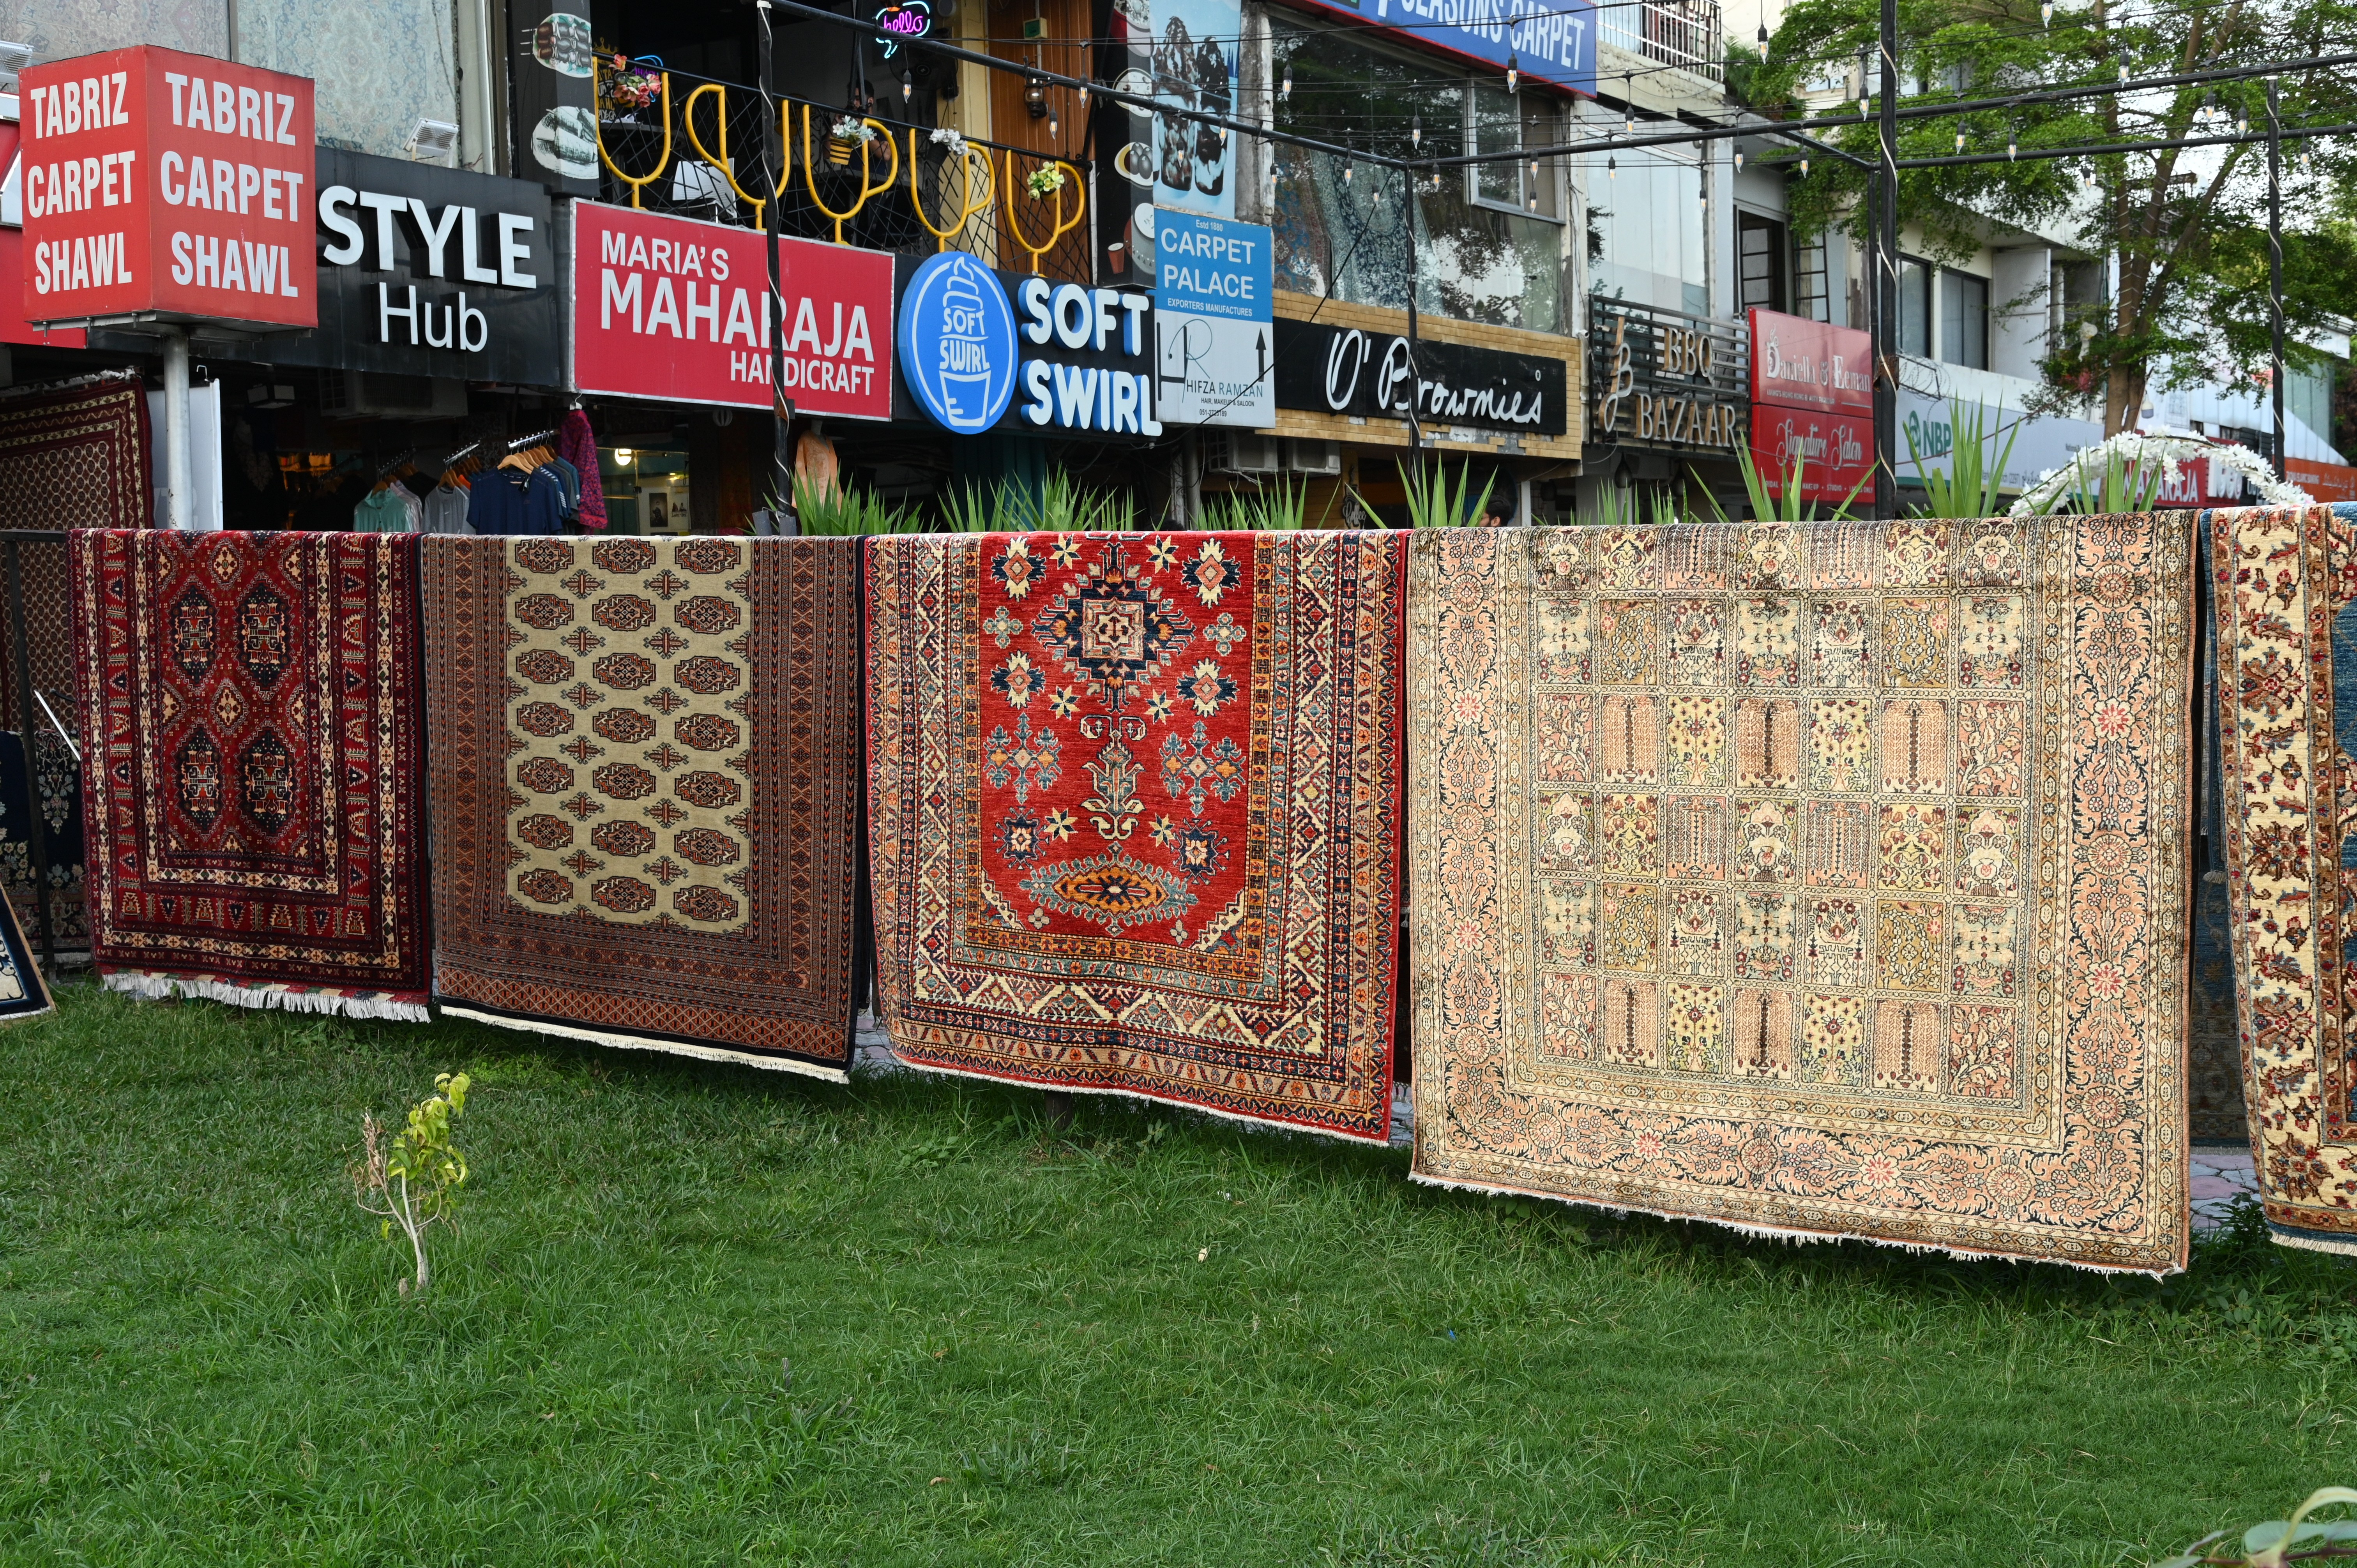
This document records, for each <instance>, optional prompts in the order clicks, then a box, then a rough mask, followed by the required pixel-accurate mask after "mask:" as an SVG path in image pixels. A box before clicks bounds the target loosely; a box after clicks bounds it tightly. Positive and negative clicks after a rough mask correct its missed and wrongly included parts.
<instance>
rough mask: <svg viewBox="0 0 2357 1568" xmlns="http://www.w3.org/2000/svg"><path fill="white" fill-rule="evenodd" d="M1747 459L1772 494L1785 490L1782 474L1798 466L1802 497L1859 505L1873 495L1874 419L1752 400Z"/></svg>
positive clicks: (1775, 494) (1779, 493)
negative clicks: (1778, 405)
mask: <svg viewBox="0 0 2357 1568" xmlns="http://www.w3.org/2000/svg"><path fill="white" fill-rule="evenodd" d="M1751 461H1752V462H1753V463H1754V464H1756V465H1757V466H1758V467H1759V469H1760V481H1761V483H1763V484H1765V485H1766V486H1767V487H1768V493H1769V494H1770V495H1772V496H1781V495H1782V494H1783V493H1784V477H1785V476H1786V475H1787V474H1789V473H1791V472H1792V467H1793V466H1794V465H1795V464H1799V465H1801V499H1803V500H1808V501H1831V502H1835V503H1836V504H1837V503H1839V502H1842V501H1845V500H1848V501H1850V504H1851V505H1852V506H1853V507H1857V506H1862V505H1864V504H1865V503H1866V502H1867V501H1869V500H1871V499H1873V487H1872V486H1871V485H1870V484H1869V483H1867V481H1868V480H1869V478H1871V477H1872V475H1873V473H1874V421H1872V420H1871V419H1856V418H1853V417H1851V416H1850V415H1848V414H1846V413H1811V412H1809V411H1807V410H1803V409H1790V408H1770V407H1769V406H1767V405H1766V404H1764V403H1761V404H1754V405H1753V407H1752V410H1751ZM1853 489H1855V490H1857V499H1855V500H1851V499H1850V492H1851V491H1852V490H1853Z"/></svg>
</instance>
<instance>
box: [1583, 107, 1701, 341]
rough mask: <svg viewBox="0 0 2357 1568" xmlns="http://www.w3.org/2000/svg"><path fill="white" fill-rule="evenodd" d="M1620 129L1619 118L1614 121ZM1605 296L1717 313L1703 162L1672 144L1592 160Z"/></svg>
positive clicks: (1591, 205)
mask: <svg viewBox="0 0 2357 1568" xmlns="http://www.w3.org/2000/svg"><path fill="white" fill-rule="evenodd" d="M1609 124H1610V129H1611V130H1612V131H1614V132H1617V131H1618V130H1619V129H1620V120H1619V118H1618V117H1617V116H1615V117H1614V118H1612V120H1611V121H1610V123H1609ZM1583 173H1584V175H1585V177H1586V182H1587V211H1588V227H1589V230H1590V233H1591V241H1592V243H1593V245H1594V254H1595V256H1596V264H1595V266H1594V268H1593V269H1592V274H1593V280H1594V281H1593V284H1592V286H1593V288H1594V290H1595V292H1597V293H1598V294H1600V295H1605V296H1607V297H1609V298H1612V299H1618V300H1624V301H1626V302H1627V303H1629V304H1631V305H1643V306H1652V307H1653V308H1655V309H1660V310H1682V311H1684V312H1685V313H1686V314H1687V315H1689V316H1707V315H1709V314H1710V313H1711V307H1710V290H1709V288H1708V286H1707V284H1708V280H1707V278H1706V274H1705V272H1704V259H1705V257H1706V255H1707V253H1708V252H1707V250H1706V247H1707V244H1708V241H1707V240H1706V237H1705V229H1706V223H1705V219H1706V211H1705V209H1704V206H1703V200H1702V166H1701V165H1700V164H1698V163H1697V162H1695V159H1694V156H1693V155H1691V154H1688V153H1683V152H1680V151H1677V150H1674V149H1670V148H1659V147H1657V148H1650V149H1648V148H1636V149H1631V150H1629V151H1626V152H1622V153H1618V154H1614V155H1611V156H1610V161H1609V162H1608V161H1607V159H1606V158H1602V157H1598V156H1595V155H1593V154H1590V155H1588V156H1587V159H1586V160H1585V167H1584V170H1583Z"/></svg>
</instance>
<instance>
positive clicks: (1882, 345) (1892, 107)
mask: <svg viewBox="0 0 2357 1568" xmlns="http://www.w3.org/2000/svg"><path fill="white" fill-rule="evenodd" d="M1881 91H1882V102H1881V103H1880V104H1879V105H1878V111H1879V112H1878V114H1877V115H1876V122H1877V125H1876V128H1877V130H1878V132H1879V136H1878V141H1879V144H1880V145H1879V148H1878V151H1879V152H1880V154H1881V163H1882V166H1881V168H1880V169H1878V171H1877V172H1876V175H1875V184H1876V187H1877V189H1876V191H1875V203H1874V206H1875V215H1874V216H1875V220H1874V252H1875V253H1874V307H1873V311H1872V325H1873V328H1874V332H1875V345H1874V367H1875V369H1874V514H1875V516H1877V517H1883V518H1887V517H1890V516H1893V515H1895V514H1896V513H1897V512H1898V510H1899V474H1898V468H1897V466H1896V465H1897V458H1898V452H1897V446H1896V443H1897V440H1898V434H1899V0H1882V83H1881Z"/></svg>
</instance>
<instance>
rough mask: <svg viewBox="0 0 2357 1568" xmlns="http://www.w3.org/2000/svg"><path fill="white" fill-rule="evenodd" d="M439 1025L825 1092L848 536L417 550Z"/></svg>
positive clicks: (847, 924) (845, 810) (829, 1063)
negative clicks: (788, 1075) (774, 1072)
mask: <svg viewBox="0 0 2357 1568" xmlns="http://www.w3.org/2000/svg"><path fill="white" fill-rule="evenodd" d="M425 585H426V586H425V632H426V645H427V647H428V649H429V650H430V657H429V659H428V671H427V691H428V693H430V698H429V703H428V711H429V713H430V714H431V715H432V723H433V726H434V732H433V733H434V746H433V755H434V796H433V799H434V824H435V846H436V864H435V889H434V897H435V927H436V930H437V932H438V933H439V934H440V938H441V948H440V950H439V953H438V954H437V962H436V979H435V985H436V994H437V996H438V997H439V998H440V999H441V1001H442V1004H443V1009H444V1011H445V1012H447V1013H451V1014H456V1015H462V1016H466V1017H470V1018H479V1019H482V1020H485V1021H487V1022H490V1023H494V1024H503V1025H507V1026H511V1027H515V1028H520V1029H531V1030H536V1031H539V1032H541V1033H545V1034H556V1035H567V1036H573V1037H575V1038H578V1039H587V1040H594V1041H596V1042H597V1043H599V1044H601V1045H610V1046H622V1047H639V1048H643V1049H651V1050H661V1051H670V1052H674V1053H678V1054H681V1055H686V1056H694V1057H701V1058H705V1059H707V1060H719V1061H733V1062H742V1063H746V1064H748V1065H751V1066H755V1067H765V1068H782V1069H787V1070H789V1071H795V1072H804V1073H810V1074H812V1075H814V1076H817V1077H822V1078H831V1079H842V1078H843V1077H844V1073H845V1069H846V1068H847V1067H848V1066H849V1064H850V1059H851V1015H852V1012H853V1008H854V999H853V996H852V937H853V922H852V897H853V873H854V870H855V867H856V865H857V854H856V843H857V838H856V835H857V832H858V808H859V786H858V779H859V754H858V749H857V747H858V724H859V708H858V696H859V693H858V685H857V682H858V678H859V667H858V661H857V659H856V654H855V650H856V649H857V647H858V645H859V621H858V592H859V587H858V585H859V555H858V544H857V542H856V541H854V540H848V539H840V540H838V539H791V540H767V539H765V540H760V541H758V542H756V541H749V540H733V539H711V538H704V539H662V540H654V539H645V540H642V539H600V540H596V541H590V540H586V539H585V540H568V539H463V538H447V537H436V538H432V539H428V540H427V541H426V542H425Z"/></svg>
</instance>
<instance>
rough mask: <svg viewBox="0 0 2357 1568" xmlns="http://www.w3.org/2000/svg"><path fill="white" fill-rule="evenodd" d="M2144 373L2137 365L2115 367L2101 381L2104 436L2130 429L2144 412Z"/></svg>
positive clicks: (2134, 426) (2132, 428)
mask: <svg viewBox="0 0 2357 1568" xmlns="http://www.w3.org/2000/svg"><path fill="white" fill-rule="evenodd" d="M2145 380H2146V377H2145V370H2144V367H2143V366H2141V365H2135V366H2130V365H2115V366H2113V367H2112V369H2111V371H2110V372H2109V373H2108V374H2107V375H2105V377H2104V435H2105V436H2107V437H2108V436H2113V435H2119V434H2120V433H2121V432H2123V431H2127V430H2134V429H2135V428H2136V420H2137V419H2138V418H2139V417H2140V416H2141V415H2142V414H2143V413H2144V389H2145Z"/></svg>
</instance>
